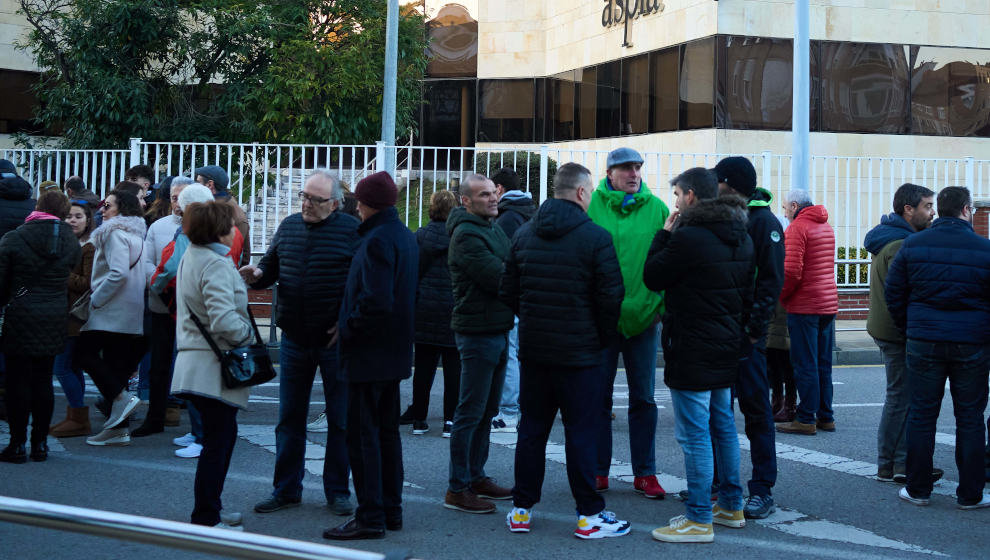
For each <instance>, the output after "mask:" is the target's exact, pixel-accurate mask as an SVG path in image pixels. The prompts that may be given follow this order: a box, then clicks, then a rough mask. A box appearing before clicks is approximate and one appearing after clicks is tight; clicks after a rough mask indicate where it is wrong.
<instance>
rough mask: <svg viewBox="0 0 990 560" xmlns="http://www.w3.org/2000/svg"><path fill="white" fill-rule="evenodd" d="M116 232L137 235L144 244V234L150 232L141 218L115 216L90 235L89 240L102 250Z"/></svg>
mask: <svg viewBox="0 0 990 560" xmlns="http://www.w3.org/2000/svg"><path fill="white" fill-rule="evenodd" d="M116 230H122V231H124V232H125V233H129V234H131V235H136V236H138V237H139V238H140V239H141V241H142V242H144V234H145V233H146V232H147V231H148V226H147V224H145V222H144V218H142V217H140V216H115V217H113V218H110V219H109V220H104V221H103V223H102V224H100V227H98V228H96V229H94V230H93V233H91V234H89V240H90V242H91V243H92V244H93V246H94V247H96V248H100V247H101V246H102V245H103V244H104V243H106V240H107V237H108V236H109V235H110V233H111V232H113V231H116Z"/></svg>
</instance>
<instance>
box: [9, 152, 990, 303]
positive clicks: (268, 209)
mask: <svg viewBox="0 0 990 560" xmlns="http://www.w3.org/2000/svg"><path fill="white" fill-rule="evenodd" d="M387 150H394V151H395V161H396V170H395V179H396V183H397V184H398V185H399V188H400V189H402V190H401V192H400V201H399V211H400V213H401V216H402V218H403V219H404V220H405V222H406V223H407V224H408V225H409V227H410V228H413V229H415V228H418V227H419V225H420V224H423V223H425V222H426V221H427V220H428V209H429V200H430V196H431V195H432V194H433V193H434V192H436V191H438V190H451V189H457V188H458V187H459V185H460V181H461V179H462V178H463V177H464V176H465V175H467V174H469V173H472V172H478V173H482V174H486V175H493V174H494V173H495V172H496V171H497V170H498V169H499V168H501V167H512V168H514V169H516V171H517V172H518V173H519V175H520V179H521V181H522V185H523V188H525V189H526V190H528V191H530V192H532V193H534V196H535V197H536V198H537V199H538V200H543V199H545V198H546V196H547V193H548V192H549V190H550V189H551V188H552V176H553V172H554V170H555V169H556V167H557V166H558V165H561V164H563V163H566V162H569V161H574V162H577V163H580V164H582V165H584V166H586V167H588V168H589V169H590V170H591V172H592V174H593V175H594V176H595V177H596V178H601V177H604V175H605V162H606V158H607V156H608V152H607V151H595V150H574V149H568V148H564V147H560V146H532V145H530V146H500V147H498V148H490V147H485V148H446V147H425V146H396V147H388V146H385V145H383V144H378V145H352V146H337V145H288V144H257V143H253V144H204V143H189V142H144V141H142V140H141V139H138V138H135V139H132V141H131V143H130V146H129V147H128V149H126V150H0V154H2V157H3V158H5V159H9V160H11V161H13V162H14V163H15V164H16V165H17V166H18V167H19V169H20V170H21V172H22V174H23V175H24V176H25V177H28V178H30V180H31V181H32V182H33V183H34V184H35V185H38V184H39V183H40V182H41V181H44V180H54V181H57V182H59V183H60V184H61V183H62V182H63V181H64V180H65V179H66V178H68V177H69V176H71V175H79V176H81V177H83V179H84V180H85V181H86V183H87V185H89V186H90V187H91V188H93V190H94V191H96V192H97V193H99V194H100V195H104V194H105V193H106V192H108V191H109V189H110V188H112V186H113V185H114V184H115V183H116V182H117V181H119V180H120V179H122V178H123V175H124V170H125V169H126V168H127V167H129V166H131V165H137V164H139V163H144V164H148V165H150V166H152V168H153V169H154V170H155V172H156V174H157V177H156V181H157V180H160V179H162V178H164V177H166V176H169V175H189V176H193V175H194V173H195V169H196V168H198V167H201V166H204V165H219V166H221V167H223V168H224V169H226V170H227V172H228V173H229V175H230V179H231V184H230V189H231V192H232V193H233V194H234V196H236V198H237V200H238V201H239V202H240V203H241V204H242V206H244V208H245V210H246V211H247V212H248V214H249V217H250V219H251V225H252V227H251V237H252V246H253V247H254V248H255V249H256V250H258V251H263V250H265V248H266V247H267V246H268V240H269V239H270V238H271V235H272V234H273V233H274V231H275V228H276V227H277V226H278V224H279V223H280V222H281V220H282V219H284V218H285V216H287V215H289V214H291V213H293V212H297V211H298V210H299V203H298V200H297V199H296V194H297V193H298V192H299V190H301V189H302V186H303V182H304V180H305V177H306V176H307V175H308V174H310V173H311V172H312V171H313V170H315V169H330V170H331V171H333V172H335V173H336V174H337V176H338V177H339V178H340V179H341V180H342V181H343V182H344V183H345V184H346V185H347V186H349V187H350V188H352V189H353V187H354V186H355V185H356V183H357V182H358V181H360V180H361V179H362V178H363V177H365V176H367V175H368V174H370V173H373V172H375V171H378V170H380V169H382V168H383V166H384V162H385V161H386V160H387V158H386V157H385V156H386V151H387ZM727 155H743V156H746V157H748V158H750V160H752V161H753V164H754V165H755V167H756V170H757V175H758V177H759V183H760V186H762V187H764V188H766V189H767V190H769V191H770V192H771V193H772V194H773V195H774V199H775V202H774V203H773V206H772V209H773V211H774V212H775V213H777V214H782V205H781V200H783V198H784V196H785V195H786V193H787V191H788V190H790V188H791V177H790V164H791V161H790V160H791V156H790V155H784V154H774V153H771V152H759V153H756V152H754V153H748V154H700V153H660V152H645V153H643V157H644V159H645V160H646V161H645V163H644V165H643V172H644V180H645V181H646V182H647V184H648V185H649V187H650V188H651V190H652V191H653V192H654V194H656V195H658V196H659V197H661V198H662V199H663V200H664V201H666V202H667V203H668V205H670V204H672V203H673V196H672V192H671V189H670V188H669V186H668V182H669V181H670V180H671V179H672V178H674V177H675V176H676V175H677V174H678V173H680V172H681V171H683V170H685V169H688V168H690V167H698V166H703V167H713V166H714V165H715V163H716V162H718V160H720V159H721V158H723V157H725V156H727ZM906 182H911V183H917V184H921V185H925V186H927V187H929V188H932V189H934V190H936V191H937V190H938V189H940V188H942V187H946V186H950V185H964V186H967V187H969V188H970V190H971V191H972V192H973V195H974V196H990V160H978V159H974V158H971V157H967V158H957V159H932V158H907V157H905V158H880V157H870V156H862V157H846V156H826V155H821V156H813V157H812V161H811V170H810V176H809V177H808V179H807V180H806V181H803V182H802V185H801V186H804V187H805V188H807V189H808V191H809V192H810V193H811V196H812V199H813V200H814V201H815V202H816V203H819V204H824V205H825V206H826V208H827V209H828V212H829V216H830V218H829V221H830V222H831V224H832V226H833V227H834V228H835V230H836V273H837V278H838V282H839V286H840V287H843V288H858V287H864V286H866V285H867V284H868V266H869V258H868V255H866V253H865V249H863V248H862V240H863V237H864V235H865V234H866V232H867V231H868V230H869V228H871V227H873V225H875V224H876V223H878V222H879V219H880V216H881V215H882V214H885V213H887V212H890V207H891V200H892V198H893V193H894V191H895V190H896V189H897V187H898V186H900V185H901V184H903V183H906Z"/></svg>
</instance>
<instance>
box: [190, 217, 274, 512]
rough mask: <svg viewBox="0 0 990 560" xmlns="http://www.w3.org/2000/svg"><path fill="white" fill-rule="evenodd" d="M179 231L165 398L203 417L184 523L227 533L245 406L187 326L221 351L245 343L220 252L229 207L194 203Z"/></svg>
mask: <svg viewBox="0 0 990 560" xmlns="http://www.w3.org/2000/svg"><path fill="white" fill-rule="evenodd" d="M182 229H183V231H184V232H185V234H186V235H187V236H188V237H189V241H190V245H189V248H188V249H186V252H185V254H184V255H183V256H182V261H181V262H180V263H179V271H178V279H177V282H176V293H177V295H176V299H177V317H176V321H177V325H176V346H177V347H178V355H177V356H176V359H175V373H174V374H173V377H172V393H173V394H176V395H180V396H182V397H183V398H186V399H189V400H191V401H193V403H194V404H195V406H196V409H197V410H199V412H200V414H201V415H202V418H203V450H202V452H201V453H200V455H199V463H198V465H197V466H196V482H195V486H194V490H193V492H194V496H195V505H194V507H193V512H192V519H191V521H192V523H194V524H197V525H207V526H213V527H224V528H229V527H232V526H236V525H239V524H240V521H241V515H240V514H238V513H222V512H221V510H222V509H223V506H222V505H221V501H220V495H221V494H222V493H223V484H224V479H226V477H227V469H228V467H229V466H230V456H231V453H232V452H233V450H234V443H235V442H236V441H237V411H238V410H239V409H244V408H247V402H248V392H249V389H248V388H247V387H243V388H240V389H228V388H227V387H226V386H225V385H224V384H223V380H222V379H221V376H220V361H219V360H218V359H217V356H216V354H214V353H213V351H212V350H211V349H210V345H209V343H208V342H207V340H206V339H205V338H204V337H203V334H202V333H201V332H200V330H199V328H197V326H196V324H195V323H194V322H193V320H192V316H193V315H195V316H196V317H197V318H198V319H199V320H200V322H201V323H202V324H203V325H204V326H205V327H206V330H207V331H208V332H209V333H210V336H211V337H212V338H213V340H214V341H215V342H216V344H217V345H218V346H219V347H220V348H221V350H229V349H231V348H236V347H239V346H245V345H248V344H250V343H251V339H252V337H253V336H254V330H253V328H252V326H251V321H250V319H249V318H248V314H247V304H248V300H247V287H246V286H245V285H244V282H243V281H242V280H241V277H240V275H239V274H238V272H237V269H236V268H235V267H234V263H233V262H231V260H230V258H229V257H228V256H227V253H229V252H230V244H231V243H232V242H233V239H234V235H235V231H236V230H235V229H234V215H233V211H232V209H231V208H230V206H228V205H225V204H221V203H216V202H207V203H195V204H190V205H189V206H188V207H186V209H185V211H184V212H183V223H182Z"/></svg>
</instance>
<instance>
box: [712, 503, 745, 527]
mask: <svg viewBox="0 0 990 560" xmlns="http://www.w3.org/2000/svg"><path fill="white" fill-rule="evenodd" d="M712 523H714V524H716V525H724V526H726V527H734V528H736V529H742V528H743V527H745V526H746V516H744V515H743V511H742V510H741V509H737V510H729V509H722V508H720V507H719V506H718V504H715V505H714V506H712Z"/></svg>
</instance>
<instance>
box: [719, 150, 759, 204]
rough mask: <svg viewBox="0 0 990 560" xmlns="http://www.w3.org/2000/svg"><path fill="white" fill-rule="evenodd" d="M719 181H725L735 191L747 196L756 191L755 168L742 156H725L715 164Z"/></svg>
mask: <svg viewBox="0 0 990 560" xmlns="http://www.w3.org/2000/svg"><path fill="white" fill-rule="evenodd" d="M712 171H714V172H715V175H716V176H717V178H718V182H719V183H725V184H727V185H729V187H731V188H732V190H734V191H736V192H737V193H739V194H741V195H743V196H745V197H746V198H749V197H751V196H753V193H754V192H756V169H755V168H754V167H753V164H752V163H750V161H749V160H748V159H746V158H744V157H741V156H733V157H727V158H725V159H723V160H722V161H720V162H718V164H717V165H716V166H715V169H713V170H712Z"/></svg>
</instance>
